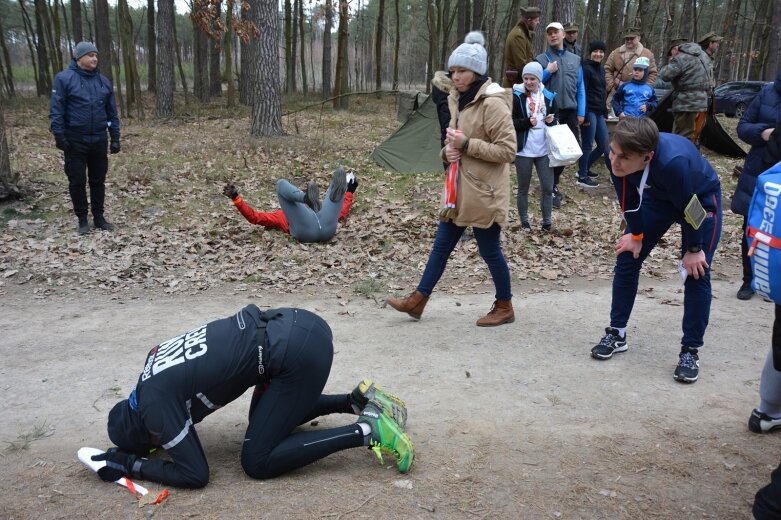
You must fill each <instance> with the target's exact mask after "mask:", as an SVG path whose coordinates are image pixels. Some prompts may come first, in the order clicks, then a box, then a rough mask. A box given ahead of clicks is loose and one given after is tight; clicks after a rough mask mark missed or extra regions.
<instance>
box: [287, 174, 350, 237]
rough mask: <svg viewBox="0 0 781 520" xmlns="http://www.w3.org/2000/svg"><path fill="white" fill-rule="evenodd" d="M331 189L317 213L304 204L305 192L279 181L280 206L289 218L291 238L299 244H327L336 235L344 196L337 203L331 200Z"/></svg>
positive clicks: (288, 183)
mask: <svg viewBox="0 0 781 520" xmlns="http://www.w3.org/2000/svg"><path fill="white" fill-rule="evenodd" d="M331 188H332V186H329V187H328V191H326V192H325V197H323V206H322V208H320V211H318V212H317V213H315V211H314V210H312V208H310V207H309V206H307V205H306V204H304V192H303V191H301V190H299V189H298V188H296V187H295V186H293V185H292V184H290V182H288V181H287V180H285V179H279V180H278V181H277V198H278V199H279V206H280V207H281V208H282V211H283V212H284V213H285V217H286V218H287V222H288V228H289V231H290V236H292V237H293V238H295V239H296V240H298V241H299V242H326V241H328V240H331V238H333V236H334V235H335V234H336V225H337V223H338V220H339V212H340V211H341V210H342V202H343V200H344V195H342V196H341V197H339V198H338V199H337V200H336V201H332V200H331V197H330V195H331Z"/></svg>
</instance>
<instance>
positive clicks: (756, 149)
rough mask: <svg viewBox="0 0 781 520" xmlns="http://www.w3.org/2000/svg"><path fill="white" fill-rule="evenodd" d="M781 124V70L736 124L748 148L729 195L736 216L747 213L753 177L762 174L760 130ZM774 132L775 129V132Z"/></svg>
mask: <svg viewBox="0 0 781 520" xmlns="http://www.w3.org/2000/svg"><path fill="white" fill-rule="evenodd" d="M779 125H781V71H779V72H778V75H777V76H776V81H775V82H774V83H772V84H770V85H767V86H766V87H764V88H763V89H762V90H761V91H760V92H759V94H757V96H756V97H755V98H754V99H753V100H752V101H751V104H750V105H749V106H748V108H747V109H746V111H745V112H744V113H743V117H741V118H740V122H739V123H738V137H740V138H741V139H742V140H743V141H745V142H747V143H748V144H750V145H751V150H749V152H748V155H747V156H746V162H745V163H744V165H743V174H742V175H741V176H740V178H739V179H738V186H737V188H736V189H735V195H733V196H732V204H731V205H730V209H731V210H732V211H733V212H735V213H738V214H740V215H743V216H745V215H746V213H748V205H749V203H750V202H751V196H752V195H753V194H754V187H755V186H756V184H757V177H758V176H759V174H760V173H762V172H763V171H765V169H766V168H765V167H763V161H762V155H763V154H764V152H765V147H766V146H767V142H766V141H765V140H764V139H762V131H763V130H766V129H768V128H777V127H779ZM777 131H778V130H777Z"/></svg>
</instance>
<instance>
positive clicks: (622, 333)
mask: <svg viewBox="0 0 781 520" xmlns="http://www.w3.org/2000/svg"><path fill="white" fill-rule="evenodd" d="M613 328H614V329H616V330H617V331H618V335H619V336H621V339H624V338H626V327H622V328H618V327H613Z"/></svg>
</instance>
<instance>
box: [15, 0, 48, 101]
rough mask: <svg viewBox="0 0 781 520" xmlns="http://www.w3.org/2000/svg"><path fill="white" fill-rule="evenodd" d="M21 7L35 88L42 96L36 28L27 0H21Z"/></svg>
mask: <svg viewBox="0 0 781 520" xmlns="http://www.w3.org/2000/svg"><path fill="white" fill-rule="evenodd" d="M19 7H20V8H21V11H22V20H23V21H24V37H25V39H26V40H27V50H28V52H29V53H30V60H31V61H32V62H33V75H34V76H35V90H36V92H37V94H38V95H39V96H40V95H42V94H41V89H42V88H43V87H42V85H41V76H40V74H39V72H38V60H37V59H36V54H35V46H34V45H33V39H34V37H35V30H33V24H32V22H31V21H30V15H29V14H28V13H27V8H26V7H25V0H19Z"/></svg>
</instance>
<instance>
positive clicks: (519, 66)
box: [502, 6, 542, 88]
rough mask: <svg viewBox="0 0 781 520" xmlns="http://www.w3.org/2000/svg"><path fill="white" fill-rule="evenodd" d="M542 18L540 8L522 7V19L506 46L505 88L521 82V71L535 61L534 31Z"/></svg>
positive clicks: (508, 38) (509, 36)
mask: <svg viewBox="0 0 781 520" xmlns="http://www.w3.org/2000/svg"><path fill="white" fill-rule="evenodd" d="M541 16H542V11H541V10H540V8H539V7H534V6H529V7H521V18H520V19H519V20H518V23H517V24H515V27H513V28H512V30H511V31H510V34H508V35H507V40H506V41H505V44H504V70H505V77H504V80H503V81H502V86H503V87H505V88H509V87H512V86H513V84H514V83H517V82H519V81H520V75H519V73H520V71H522V70H523V67H524V66H525V65H526V64H527V63H529V62H530V61H533V60H534V49H533V48H532V39H533V38H534V29H536V28H537V26H538V25H539V24H540V20H541V19H540V17H541Z"/></svg>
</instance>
